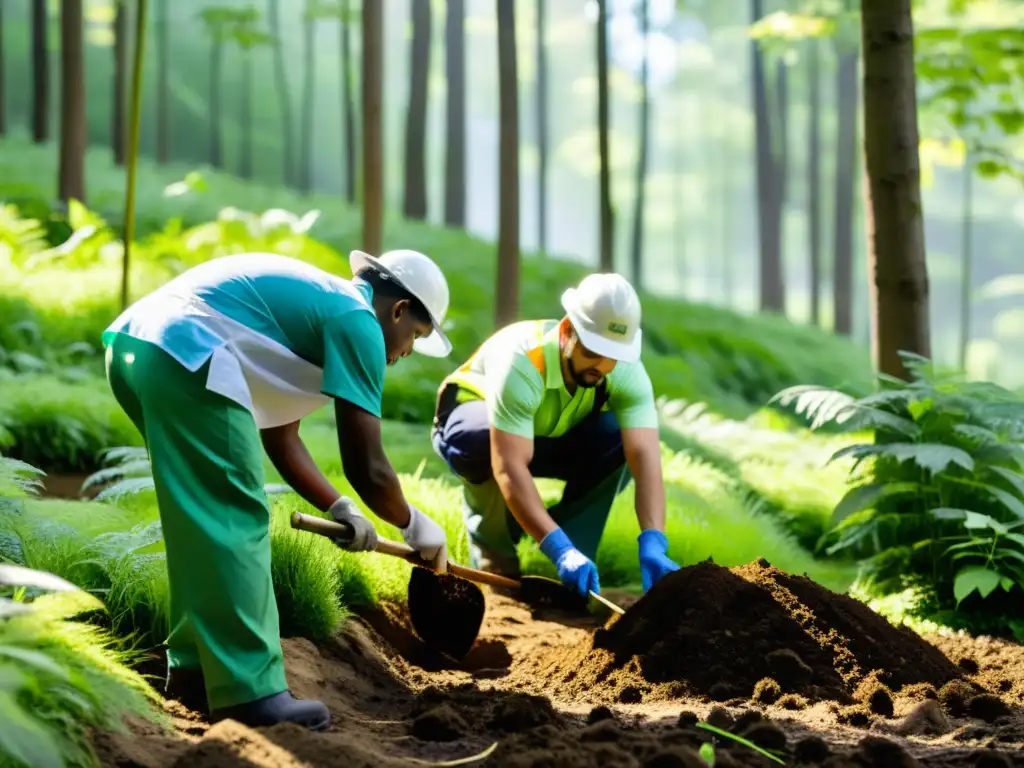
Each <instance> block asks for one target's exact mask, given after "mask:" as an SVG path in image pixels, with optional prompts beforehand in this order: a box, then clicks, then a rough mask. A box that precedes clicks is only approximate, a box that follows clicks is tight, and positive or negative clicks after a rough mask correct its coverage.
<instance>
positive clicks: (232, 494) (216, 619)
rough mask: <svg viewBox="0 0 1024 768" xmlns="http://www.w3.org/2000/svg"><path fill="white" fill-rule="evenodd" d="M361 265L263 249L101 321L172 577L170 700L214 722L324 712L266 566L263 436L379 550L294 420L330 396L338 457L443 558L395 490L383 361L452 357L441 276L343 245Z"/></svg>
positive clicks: (292, 473)
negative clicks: (296, 674)
mask: <svg viewBox="0 0 1024 768" xmlns="http://www.w3.org/2000/svg"><path fill="white" fill-rule="evenodd" d="M350 262H351V265H352V271H353V273H355V279H354V280H351V281H350V280H344V279H342V278H340V277H337V276H335V275H331V274H328V273H326V272H323V271H321V270H319V269H316V268H315V267H313V266H311V265H309V264H306V263H304V262H301V261H298V260H295V259H290V258H286V257H284V256H278V255H275V254H270V253H258V254H242V255H237V256H225V257H223V258H219V259H214V260H213V261H209V262H207V263H205V264H201V265H200V266H197V267H194V268H192V269H190V270H188V271H186V272H184V273H183V274H181V275H179V276H178V277H176V278H175V279H174V280H172V281H170V282H169V283H167V284H166V285H164V286H163V287H161V288H159V289H157V290H156V291H154V292H153V293H151V294H149V295H148V296H146V297H144V298H143V299H141V300H139V301H138V302H136V303H135V304H133V305H132V306H131V307H129V308H128V309H127V310H126V311H125V312H124V313H122V315H121V316H120V317H119V318H117V320H115V321H114V323H113V324H112V325H111V326H110V327H109V328H108V329H107V330H106V331H105V332H104V334H103V343H104V346H105V347H106V351H107V378H108V380H109V382H110V386H111V388H112V390H113V392H114V396H115V397H116V398H117V401H118V403H120V405H121V407H122V408H123V409H124V410H125V412H126V413H127V414H128V416H129V417H130V418H131V420H132V421H133V422H134V423H135V425H136V426H137V427H138V429H139V431H140V432H141V433H142V436H143V438H144V440H145V443H146V447H147V448H148V450H149V456H150V459H151V462H152V467H153V483H154V485H155V487H156V497H157V503H158V505H159V510H160V520H161V523H162V526H163V535H164V543H165V545H166V550H167V574H168V579H169V583H170V635H169V637H168V638H167V662H168V673H167V686H166V694H167V696H168V698H177V699H179V700H181V701H182V702H183V703H185V704H187V705H188V706H190V707H192V708H194V709H198V710H200V711H202V710H205V709H206V708H207V705H208V706H209V709H210V715H211V717H212V719H213V720H223V719H225V718H233V719H235V720H238V721H240V722H242V723H244V724H246V725H253V726H262V725H273V724H275V723H279V722H286V721H287V722H295V723H299V724H301V725H304V726H306V727H308V728H310V729H313V730H319V729H322V728H326V727H327V726H328V725H329V724H330V720H331V718H330V713H329V712H328V710H327V707H325V706H324V705H323V704H322V703H321V702H319V701H311V700H302V699H296V698H294V697H293V696H292V695H291V693H290V692H289V691H288V686H287V683H286V679H285V669H284V660H283V658H282V653H281V640H280V627H279V620H278V609H277V602H276V600H275V595H274V587H273V582H272V580H271V569H270V565H271V560H270V508H269V504H268V502H267V496H266V493H265V492H264V489H263V485H264V471H263V452H264V450H265V451H266V453H267V455H268V457H269V458H270V460H271V461H272V462H273V464H274V466H275V467H276V468H277V470H278V471H279V472H280V473H281V476H282V477H283V478H284V480H285V481H286V482H287V483H288V484H289V485H290V486H291V487H292V488H294V489H295V491H296V492H297V493H298V494H299V495H300V496H302V497H303V498H304V499H305V500H306V501H308V502H309V503H310V504H312V505H313V506H314V507H316V508H317V509H319V510H321V511H322V512H326V513H329V514H330V515H331V516H332V517H333V518H334V519H335V520H337V521H339V522H344V523H346V524H347V525H348V527H349V528H350V529H351V530H352V532H353V534H354V535H353V537H352V539H351V540H350V541H349V540H345V541H344V542H341V541H339V542H338V543H339V546H343V547H344V548H345V549H348V550H352V551H367V550H373V549H375V547H376V545H377V532H376V529H375V528H374V527H373V524H372V523H371V522H370V521H369V520H368V519H367V518H366V517H365V516H363V515H362V514H361V513H360V512H359V510H358V509H357V508H356V506H355V505H354V504H353V503H352V501H351V500H349V499H348V498H346V497H344V496H342V495H341V494H340V493H339V492H338V491H337V489H335V488H334V486H333V485H332V484H331V483H330V482H329V481H328V480H327V478H325V477H324V475H323V474H322V473H321V471H320V470H319V469H318V468H317V466H316V464H315V463H314V461H313V459H312V458H311V457H310V455H309V451H308V450H306V447H305V446H304V445H303V443H302V440H301V438H300V437H299V420H300V419H302V418H303V417H305V416H306V415H308V414H310V413H312V412H313V411H315V410H317V409H319V408H320V407H321V406H323V405H326V404H328V403H330V402H331V401H332V400H333V402H334V411H335V418H336V421H337V426H338V440H339V447H340V450H341V461H342V466H343V468H344V472H345V475H346V477H347V478H348V480H349V482H350V483H351V484H352V487H353V488H354V489H355V491H356V493H357V494H358V495H359V496H360V498H361V499H362V500H363V501H364V502H365V503H366V505H367V506H368V507H369V508H370V509H371V510H372V511H373V512H374V513H375V514H376V515H378V516H379V517H381V518H383V519H384V520H387V521H388V522H389V523H391V524H393V525H395V526H397V527H398V528H399V529H400V530H401V533H402V537H403V539H404V540H405V541H406V543H407V544H408V545H409V546H411V547H412V548H413V549H415V550H416V551H417V552H418V553H419V554H420V555H421V556H422V557H423V558H425V559H427V560H431V561H433V563H434V566H435V568H437V569H438V570H443V569H444V568H445V567H446V560H447V545H446V541H445V533H444V530H443V529H442V528H441V527H440V526H438V525H437V524H436V523H435V522H434V521H432V520H431V519H430V518H429V517H428V516H427V515H425V514H423V513H422V512H420V511H419V510H417V509H416V508H415V507H413V506H412V505H410V504H409V503H408V502H407V501H406V499H405V497H404V495H403V494H402V486H401V485H400V484H399V482H398V477H397V476H396V474H395V472H394V470H393V469H392V467H391V464H390V463H389V462H388V459H387V456H386V455H385V453H384V449H383V446H382V444H381V429H380V418H381V397H382V393H383V389H384V372H385V370H386V366H387V365H389V364H393V363H395V362H397V361H398V360H400V359H402V358H403V357H406V356H407V355H409V354H410V353H411V352H412V351H413V350H414V349H415V350H416V351H419V352H421V353H423V354H426V355H429V356H434V357H444V356H445V355H447V354H448V352H449V351H450V350H451V344H450V343H449V342H448V339H447V338H446V337H445V335H444V332H443V331H442V329H441V326H442V323H443V322H444V317H445V314H446V312H447V310H448V298H449V293H448V284H447V282H446V281H445V278H444V275H443V274H442V273H441V270H440V269H438V267H437V265H436V264H434V262H433V261H431V260H430V259H428V258H427V257H426V256H424V255H423V254H421V253H417V252H415V251H391V252H389V253H386V254H384V255H383V256H381V258H380V259H376V258H374V257H372V256H369V255H368V254H365V253H362V252H360V251H355V252H353V254H352V256H351V260H350Z"/></svg>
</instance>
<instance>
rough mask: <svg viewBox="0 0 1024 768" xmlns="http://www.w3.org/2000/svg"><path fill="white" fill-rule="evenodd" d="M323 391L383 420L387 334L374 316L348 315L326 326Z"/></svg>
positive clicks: (359, 312) (364, 314)
mask: <svg viewBox="0 0 1024 768" xmlns="http://www.w3.org/2000/svg"><path fill="white" fill-rule="evenodd" d="M323 368H324V378H323V384H322V385H321V388H320V390H321V392H322V393H323V394H325V395H327V396H329V397H335V398H338V399H341V400H345V401H347V402H349V403H352V404H353V405H356V406H359V407H360V408H362V409H363V410H364V411H367V412H369V413H371V414H373V415H374V416H376V417H377V418H380V417H381V401H382V399H383V396H384V373H385V371H386V370H387V353H386V352H385V350H384V332H383V331H382V330H381V327H380V323H379V322H377V318H376V317H374V316H373V314H372V313H370V312H366V311H363V310H354V311H352V312H346V313H345V314H344V315H341V316H340V317H337V318H334V319H333V320H330V321H329V322H328V323H327V324H326V325H325V326H324V366H323Z"/></svg>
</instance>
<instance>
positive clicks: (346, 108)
mask: <svg viewBox="0 0 1024 768" xmlns="http://www.w3.org/2000/svg"><path fill="white" fill-rule="evenodd" d="M350 13H351V11H350V8H349V0H342V3H341V109H342V114H343V117H342V120H343V122H344V123H345V197H346V199H347V200H348V201H349V202H350V203H352V204H353V205H355V202H356V117H355V112H356V105H355V102H354V101H353V99H352V45H351V43H352V22H351V19H350Z"/></svg>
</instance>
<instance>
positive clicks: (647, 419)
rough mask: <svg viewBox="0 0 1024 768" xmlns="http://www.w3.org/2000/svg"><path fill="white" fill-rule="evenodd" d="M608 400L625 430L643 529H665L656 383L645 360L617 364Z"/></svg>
mask: <svg viewBox="0 0 1024 768" xmlns="http://www.w3.org/2000/svg"><path fill="white" fill-rule="evenodd" d="M613 376H614V379H613V380H612V382H611V388H610V392H609V399H608V404H609V406H610V407H611V410H612V412H613V413H614V414H615V418H616V419H618V422H619V428H620V429H621V430H622V449H623V452H624V453H625V455H626V463H627V464H628V465H629V471H630V472H631V473H632V474H633V479H634V481H635V482H636V502H635V503H636V516H637V520H638V521H639V522H640V529H641V530H648V529H651V528H653V529H655V530H658V531H662V532H664V530H665V482H664V478H663V477H662V471H661V442H660V440H659V438H658V411H657V408H656V407H655V405H654V387H653V386H652V384H651V378H650V376H648V375H647V370H646V369H645V368H644V366H643V363H640V362H637V363H633V364H632V365H629V366H621V367H620V368H617V369H616V371H615V373H614V374H613Z"/></svg>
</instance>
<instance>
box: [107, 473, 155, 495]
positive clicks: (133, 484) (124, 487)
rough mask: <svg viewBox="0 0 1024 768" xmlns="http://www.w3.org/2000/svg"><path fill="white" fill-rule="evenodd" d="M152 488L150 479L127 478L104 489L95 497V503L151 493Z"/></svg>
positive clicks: (151, 479)
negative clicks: (146, 492)
mask: <svg viewBox="0 0 1024 768" xmlns="http://www.w3.org/2000/svg"><path fill="white" fill-rule="evenodd" d="M153 488H154V484H153V478H152V477H129V478H125V479H124V480H122V481H121V482H119V483H117V484H116V485H112V486H110V487H109V488H104V489H103V490H102V491H100V492H99V493H98V494H97V495H96V501H113V500H116V499H119V498H121V497H122V496H134V495H135V494H137V493H143V492H145V491H151V490H153Z"/></svg>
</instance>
